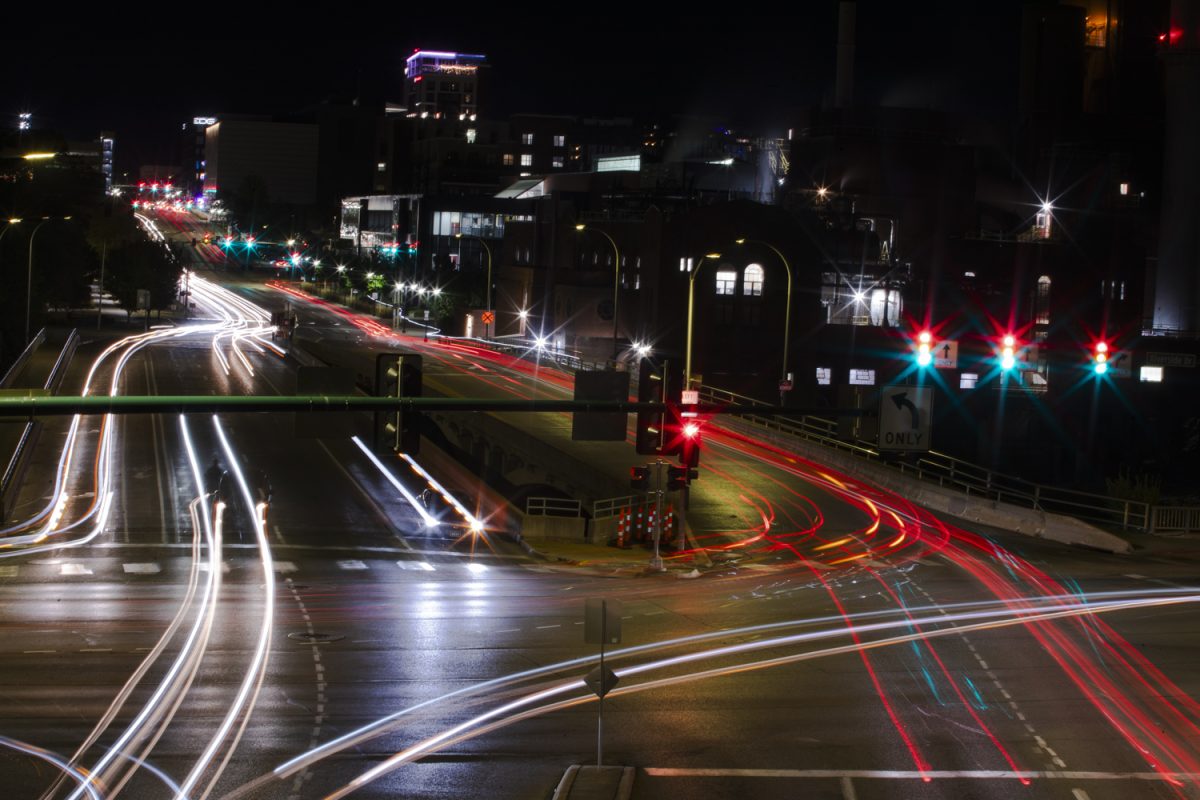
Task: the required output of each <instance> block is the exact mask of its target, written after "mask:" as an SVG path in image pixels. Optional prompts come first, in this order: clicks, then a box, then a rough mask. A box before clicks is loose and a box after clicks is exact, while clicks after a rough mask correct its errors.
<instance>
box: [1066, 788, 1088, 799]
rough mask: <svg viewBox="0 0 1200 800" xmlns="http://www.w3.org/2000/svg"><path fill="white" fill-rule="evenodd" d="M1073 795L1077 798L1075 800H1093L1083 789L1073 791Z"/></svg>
mask: <svg viewBox="0 0 1200 800" xmlns="http://www.w3.org/2000/svg"><path fill="white" fill-rule="evenodd" d="M1071 795H1072V796H1073V797H1074V798H1075V800H1092V798H1090V797H1088V793H1087V792H1085V791H1084V790H1083V789H1072V790H1071Z"/></svg>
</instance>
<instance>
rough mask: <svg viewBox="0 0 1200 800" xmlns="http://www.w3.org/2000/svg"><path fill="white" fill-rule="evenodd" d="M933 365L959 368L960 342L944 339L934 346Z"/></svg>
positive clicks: (944, 367) (942, 367) (941, 367)
mask: <svg viewBox="0 0 1200 800" xmlns="http://www.w3.org/2000/svg"><path fill="white" fill-rule="evenodd" d="M932 352H933V366H935V367H936V368H938V369H958V342H957V341H955V340H954V339H943V340H942V341H940V342H938V343H937V344H935V345H934V346H933V348H932Z"/></svg>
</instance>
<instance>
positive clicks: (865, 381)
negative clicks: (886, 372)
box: [850, 369, 875, 386]
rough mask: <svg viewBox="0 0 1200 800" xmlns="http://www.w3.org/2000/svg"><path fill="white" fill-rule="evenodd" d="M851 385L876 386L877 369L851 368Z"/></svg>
mask: <svg viewBox="0 0 1200 800" xmlns="http://www.w3.org/2000/svg"><path fill="white" fill-rule="evenodd" d="M850 385H851V386H874V385H875V370H873V369H852V370H850Z"/></svg>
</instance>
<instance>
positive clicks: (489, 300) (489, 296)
mask: <svg viewBox="0 0 1200 800" xmlns="http://www.w3.org/2000/svg"><path fill="white" fill-rule="evenodd" d="M464 236H465V237H466V238H468V239H478V240H479V243H480V244H481V245H483V249H484V251H485V252H487V300H486V301H485V304H484V311H486V312H487V314H489V315H491V313H492V248H490V247H488V244H487V242H485V241H484V240H483V237H482V236H473V235H472V234H469V233H468V234H462V233H456V234H454V238H455V239H462V238H464ZM492 319H493V320H494V319H495V317H494V316H493V317H492ZM493 324H494V323H492V322H487V323H484V330H485V331H487V334H488V336H487V338H489V339H491V338H492V325H493Z"/></svg>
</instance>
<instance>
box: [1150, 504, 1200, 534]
mask: <svg viewBox="0 0 1200 800" xmlns="http://www.w3.org/2000/svg"><path fill="white" fill-rule="evenodd" d="M1150 530H1151V531H1152V532H1153V533H1192V532H1193V531H1200V508H1196V507H1194V506H1154V510H1153V513H1152V515H1151V520H1150Z"/></svg>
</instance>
